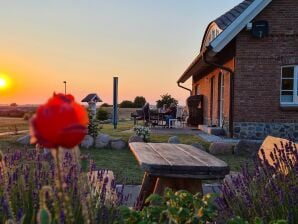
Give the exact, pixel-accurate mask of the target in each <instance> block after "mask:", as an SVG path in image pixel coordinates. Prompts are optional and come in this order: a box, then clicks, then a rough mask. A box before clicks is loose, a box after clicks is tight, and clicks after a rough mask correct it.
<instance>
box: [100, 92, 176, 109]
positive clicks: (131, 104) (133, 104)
mask: <svg viewBox="0 0 298 224" xmlns="http://www.w3.org/2000/svg"><path fill="white" fill-rule="evenodd" d="M145 103H146V99H145V97H143V96H136V97H135V99H134V101H130V100H123V101H122V102H121V103H120V104H119V105H118V106H119V107H120V108H141V107H143V106H144V104H145ZM171 103H174V104H176V105H177V104H178V100H176V99H175V98H174V97H172V96H171V95H170V94H168V93H166V94H164V95H161V96H160V99H159V100H157V101H156V106H157V108H161V107H163V106H164V105H165V106H166V107H169V106H170V104H171ZM112 106H113V105H110V104H107V103H103V104H102V105H101V107H112Z"/></svg>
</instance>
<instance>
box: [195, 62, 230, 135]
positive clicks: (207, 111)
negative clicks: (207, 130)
mask: <svg viewBox="0 0 298 224" xmlns="http://www.w3.org/2000/svg"><path fill="white" fill-rule="evenodd" d="M224 66H226V67H229V68H231V69H232V70H233V69H234V61H233V59H231V60H229V61H228V62H226V63H224ZM221 72H222V73H224V107H223V110H224V123H225V124H224V127H225V129H226V131H228V122H229V104H230V74H229V73H228V72H226V71H223V70H221V69H219V68H214V69H213V70H211V71H208V72H206V73H205V74H200V76H199V77H196V76H194V77H193V86H192V89H193V94H194V90H195V86H196V85H199V86H200V88H199V94H201V95H204V124H206V125H218V123H219V79H220V75H219V74H220V73H221ZM212 78H214V88H215V89H214V93H215V94H214V99H213V109H212V108H211V80H212ZM211 113H212V115H211ZM211 116H212V120H211Z"/></svg>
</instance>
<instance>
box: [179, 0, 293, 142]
mask: <svg viewBox="0 0 298 224" xmlns="http://www.w3.org/2000/svg"><path fill="white" fill-rule="evenodd" d="M189 78H192V89H188V90H189V91H190V92H191V95H203V101H204V102H203V105H204V106H203V124H204V125H207V126H217V127H220V128H223V130H224V131H225V133H226V134H227V135H228V136H232V137H237V138H251V139H263V138H264V137H265V136H267V135H273V136H279V137H289V136H290V137H291V138H296V139H298V1H297V0H245V1H243V2H242V3H240V4H239V5H237V6H236V7H234V8H233V9H231V10H230V11H228V12H227V13H225V14H224V15H222V16H220V17H219V18H217V19H216V20H214V21H212V22H211V23H210V24H209V25H208V27H207V28H206V31H205V34H204V38H203V40H202V45H201V50H200V53H199V55H198V56H197V57H196V58H195V59H194V61H193V62H192V63H191V64H190V65H189V67H188V68H187V69H186V70H185V72H184V73H183V74H182V75H181V76H180V78H179V79H178V81H177V83H178V86H180V87H182V88H185V87H184V86H182V85H181V83H184V82H185V81H186V80H188V79H189ZM185 89H187V88H185Z"/></svg>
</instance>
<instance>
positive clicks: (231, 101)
mask: <svg viewBox="0 0 298 224" xmlns="http://www.w3.org/2000/svg"><path fill="white" fill-rule="evenodd" d="M203 61H204V62H205V63H206V64H208V65H213V66H215V67H217V68H220V69H222V70H225V71H227V72H229V73H230V105H229V111H230V113H229V135H230V137H231V138H232V137H233V135H234V130H233V126H234V125H233V106H234V74H235V73H234V71H233V70H232V69H230V68H228V67H225V66H223V65H220V64H216V63H214V62H211V61H208V60H207V55H206V52H204V53H203Z"/></svg>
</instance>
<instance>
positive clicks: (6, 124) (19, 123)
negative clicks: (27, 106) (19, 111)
mask: <svg viewBox="0 0 298 224" xmlns="http://www.w3.org/2000/svg"><path fill="white" fill-rule="evenodd" d="M16 129H17V130H18V131H21V130H28V129H29V125H28V121H25V120H24V119H23V118H15V117H14V118H13V117H0V133H2V132H9V131H15V130H16Z"/></svg>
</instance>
